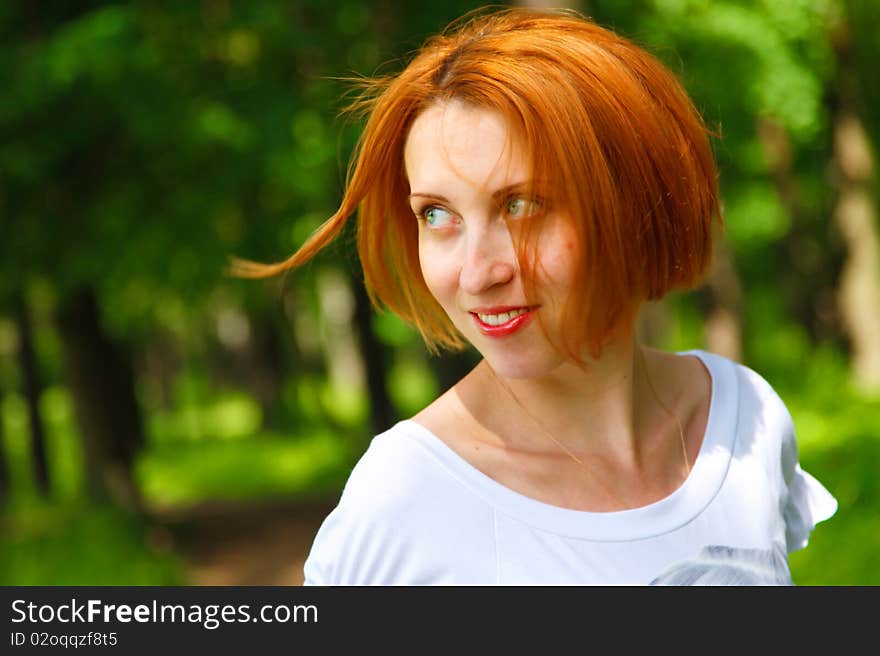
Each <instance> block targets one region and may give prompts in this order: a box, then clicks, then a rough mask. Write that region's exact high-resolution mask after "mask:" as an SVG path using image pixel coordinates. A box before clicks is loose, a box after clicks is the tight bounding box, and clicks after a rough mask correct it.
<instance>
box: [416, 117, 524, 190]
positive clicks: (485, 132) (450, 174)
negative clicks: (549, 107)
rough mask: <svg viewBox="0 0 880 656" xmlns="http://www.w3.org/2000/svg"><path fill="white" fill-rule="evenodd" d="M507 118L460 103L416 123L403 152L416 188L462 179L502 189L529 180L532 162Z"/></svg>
mask: <svg viewBox="0 0 880 656" xmlns="http://www.w3.org/2000/svg"><path fill="white" fill-rule="evenodd" d="M518 141H519V140H518V139H515V138H514V134H513V133H512V131H511V130H510V127H509V125H508V123H507V121H506V120H505V118H504V116H503V115H502V114H501V113H500V112H497V111H495V110H491V109H487V108H482V107H475V106H472V105H467V104H465V103H462V102H460V101H455V100H453V101H449V102H442V103H435V104H433V105H431V106H430V107H428V108H427V109H425V110H424V111H423V112H422V113H421V114H419V116H418V117H417V118H416V119H415V121H414V122H413V124H412V127H411V129H410V132H409V134H408V135H407V140H406V144H405V147H404V165H405V167H406V174H407V178H408V179H409V180H410V183H411V185H413V186H416V185H418V184H420V183H422V184H426V183H433V184H438V183H442V182H443V181H453V180H456V179H457V180H459V181H464V182H466V183H468V184H470V185H473V186H480V187H487V188H492V187H497V186H503V185H509V184H511V182H523V181H525V180H527V179H528V178H529V177H530V174H531V171H530V170H529V168H530V167H529V162H528V161H527V158H526V157H525V156H524V152H523V149H522V147H521V146H520V145H519V143H518Z"/></svg>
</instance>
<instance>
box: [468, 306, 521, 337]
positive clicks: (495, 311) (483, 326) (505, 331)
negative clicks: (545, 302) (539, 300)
mask: <svg viewBox="0 0 880 656" xmlns="http://www.w3.org/2000/svg"><path fill="white" fill-rule="evenodd" d="M537 309H538V308H537V307H505V308H485V309H484V308H478V309H477V310H471V313H470V314H471V316H472V317H473V319H474V323H475V324H476V325H477V329H478V330H479V331H480V332H481V333H483V334H484V335H487V336H489V337H507V336H508V335H512V334H513V333H515V332H516V331H518V330H519V329H521V328H523V327H525V325H526V324H527V323H528V322H529V321H531V319H532V315H533V314H534V313H535V310H537ZM501 314H513V315H515V316H511V317H510V318H508V319H507V320H504V321H503V323H500V324H497V325H496V324H494V323H488V322H487V321H484V320H483V319H481V318H480V315H484V316H487V315H488V316H487V319H489V317H492V319H489V320H490V321H492V320H495V321H497V319H498V315H501Z"/></svg>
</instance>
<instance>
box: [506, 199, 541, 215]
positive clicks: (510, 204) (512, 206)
mask: <svg viewBox="0 0 880 656" xmlns="http://www.w3.org/2000/svg"><path fill="white" fill-rule="evenodd" d="M541 205H542V204H541V201H540V200H538V199H536V198H524V197H522V196H514V197H513V198H511V199H509V200H508V201H507V214H508V215H509V216H513V217H523V216H532V215H533V214H537V213H538V212H540V211H541Z"/></svg>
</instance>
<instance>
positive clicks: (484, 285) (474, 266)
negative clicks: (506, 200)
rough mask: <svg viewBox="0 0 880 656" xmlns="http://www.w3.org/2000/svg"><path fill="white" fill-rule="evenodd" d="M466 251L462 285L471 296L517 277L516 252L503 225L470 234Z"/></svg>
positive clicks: (460, 278) (497, 224)
mask: <svg viewBox="0 0 880 656" xmlns="http://www.w3.org/2000/svg"><path fill="white" fill-rule="evenodd" d="M465 251H466V252H465V256H464V262H462V266H461V272H460V274H459V282H458V284H459V287H461V290H462V291H463V292H465V293H467V294H471V295H477V294H480V293H482V292H484V291H486V290H487V289H490V288H492V287H495V286H496V285H503V284H504V283H507V282H510V281H511V280H513V278H514V277H515V276H516V271H517V261H516V252H515V250H514V247H513V241H512V240H511V238H510V233H509V232H508V230H507V225H506V224H505V223H504V222H503V221H498V222H493V224H492V225H490V226H488V227H487V228H486V229H485V230H479V231H475V232H472V233H471V234H469V235H468V239H467V244H466V246H465Z"/></svg>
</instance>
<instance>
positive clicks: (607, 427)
mask: <svg viewBox="0 0 880 656" xmlns="http://www.w3.org/2000/svg"><path fill="white" fill-rule="evenodd" d="M371 91H374V93H371V94H368V96H367V100H365V101H364V106H365V107H366V108H367V109H368V110H369V120H368V122H367V125H366V128H365V131H364V133H363V136H362V139H361V142H360V144H359V150H358V153H357V157H356V159H355V160H354V161H353V165H352V167H351V169H350V176H349V182H348V186H347V190H346V193H345V196H344V198H343V200H342V203H341V207H340V208H339V210H338V212H337V213H336V214H335V215H334V216H332V217H331V218H330V219H329V220H328V221H327V223H326V224H325V225H324V226H322V227H321V228H320V229H319V230H318V231H317V232H316V233H315V235H313V236H312V238H311V239H310V240H309V241H308V242H307V243H306V244H305V245H304V246H303V248H302V249H301V250H300V251H298V252H297V253H296V254H294V255H293V256H292V257H291V258H290V259H289V260H287V261H286V262H283V263H280V264H277V265H272V266H260V265H253V264H247V263H239V267H238V271H239V273H241V274H243V275H273V274H275V273H278V272H280V271H283V270H285V269H289V268H294V267H297V266H299V265H300V264H302V263H303V262H305V261H307V260H308V259H309V258H311V257H312V256H313V255H315V254H316V253H317V252H318V251H319V250H320V249H321V248H323V247H324V246H325V245H327V244H328V243H329V242H330V241H331V240H332V239H333V238H334V237H335V236H336V235H337V234H338V233H339V232H340V230H341V228H342V226H343V224H344V223H345V221H346V220H347V219H348V218H349V217H350V216H351V215H352V214H353V213H354V212H355V211H356V210H357V211H358V248H359V253H360V257H361V262H362V264H363V268H364V273H365V279H366V285H367V288H368V289H369V291H370V293H371V295H372V298H373V299H374V301H375V302H376V303H377V304H380V305H384V306H385V307H388V308H390V309H391V310H392V311H394V312H396V313H397V314H399V315H400V316H401V317H403V318H404V319H405V320H407V321H409V322H410V323H412V324H413V325H414V326H416V327H417V328H418V329H419V330H420V331H421V334H422V335H423V336H424V339H425V341H426V343H427V345H428V347H429V348H431V349H432V350H436V349H437V348H439V347H445V348H452V349H456V348H461V347H463V346H464V344H465V343H470V344H472V345H473V346H474V347H475V348H476V349H477V350H478V351H479V352H480V353H481V355H482V356H483V359H482V361H481V362H480V363H479V365H477V366H476V367H475V368H474V370H473V371H471V372H470V373H469V374H468V375H467V376H465V377H464V378H463V379H462V380H461V381H460V382H459V383H458V384H456V385H455V386H453V387H452V388H451V389H450V390H449V391H448V392H446V393H445V394H443V395H442V396H441V397H440V398H438V399H436V400H435V401H434V402H433V403H431V404H430V405H428V406H427V407H426V408H424V409H423V410H422V411H421V412H419V413H418V414H417V415H415V416H414V417H412V418H411V419H408V420H405V421H402V422H400V423H398V424H397V425H395V426H392V427H390V428H389V429H388V430H387V431H386V432H385V433H382V434H381V435H378V436H376V437H375V438H374V439H373V441H372V443H371V445H370V447H369V449H368V450H367V452H366V453H365V454H364V455H363V457H362V458H361V460H360V461H359V463H358V464H357V466H356V467H355V468H354V470H353V471H352V473H351V476H350V478H349V480H348V483H347V484H346V487H345V490H344V492H343V494H342V498H341V499H340V501H339V504H338V506H337V507H336V509H335V510H334V511H333V512H332V513H331V514H330V515H329V516H328V517H327V519H326V520H325V521H324V523H323V525H322V526H321V529H320V530H319V532H318V534H317V536H316V538H315V541H314V544H313V546H312V550H311V553H310V555H309V557H308V560H307V562H306V565H305V579H306V584H319V585H328V584H417V585H418V584H616V583H622V584H649V583H676V584H679V583H689V584H690V583H710V584H718V583H731V584H790V583H791V577H790V574H789V569H788V564H787V553H788V552H790V551H792V550H795V549H799V548H801V547H803V546H805V545H806V543H807V539H808V536H809V533H810V531H811V530H812V528H813V526H814V525H815V524H816V522H818V521H821V520H823V519H826V518H828V517H830V516H831V515H832V514H833V513H834V511H835V509H836V502H835V500H834V498H833V497H832V496H831V495H830V494H829V493H828V492H827V491H826V490H825V488H824V487H823V486H822V485H821V484H820V483H818V482H817V481H816V480H815V479H814V478H812V477H811V476H810V475H809V474H807V473H806V472H804V471H802V470H801V468H800V466H799V465H798V458H797V447H796V442H795V435H794V430H793V426H792V421H791V418H790V416H789V413H788V412H787V410H786V408H785V406H784V404H783V402H782V401H781V400H780V398H779V397H778V396H777V394H776V393H775V392H774V391H773V389H772V388H771V387H770V385H768V383H767V382H766V381H764V380H763V379H762V378H761V377H760V376H759V375H758V374H756V373H755V372H753V371H751V370H749V369H747V368H746V367H744V366H741V365H739V364H736V363H734V362H732V361H730V360H727V359H725V358H722V357H720V356H717V355H713V354H710V353H707V352H703V351H696V350H695V351H689V352H686V353H666V352H661V351H657V350H652V349H648V348H645V347H643V346H641V345H640V344H639V343H638V342H637V340H636V338H635V336H634V322H635V318H636V315H637V313H638V311H639V309H640V307H641V305H642V304H643V303H644V302H646V301H649V300H653V299H659V298H662V297H663V296H664V295H665V294H667V293H668V292H669V291H670V290H673V289H688V288H691V287H693V286H695V285H696V284H697V283H698V282H699V281H700V280H701V278H702V276H703V275H704V272H705V271H706V269H707V267H708V265H709V263H710V258H711V239H712V229H713V223H714V222H717V221H720V217H719V211H718V199H717V184H716V168H715V164H714V161H713V157H712V152H711V148H710V146H709V142H708V138H707V132H706V128H705V126H704V124H703V122H702V121H701V119H700V117H699V115H698V114H697V112H696V111H695V109H694V107H693V105H692V103H691V102H690V100H689V99H688V97H687V95H686V93H685V92H684V91H683V89H682V88H681V86H680V84H679V83H678V82H677V81H676V80H675V78H674V77H673V76H672V75H671V74H670V73H669V72H668V71H667V70H666V69H665V68H664V67H663V66H662V65H661V64H660V63H659V62H658V61H657V60H655V59H654V58H653V57H652V56H650V55H649V54H648V53H646V52H645V51H643V50H641V49H639V48H638V47H636V46H634V45H633V44H631V43H629V42H628V41H626V40H625V39H622V38H621V37H619V36H616V35H615V34H613V33H611V32H609V31H607V30H605V29H602V28H600V27H598V26H596V25H595V24H593V23H591V22H590V21H589V20H587V19H585V18H583V17H581V16H579V15H577V14H574V13H571V12H552V11H535V10H526V9H514V10H504V11H501V12H495V13H491V14H487V15H483V16H481V17H477V18H471V19H470V20H468V21H467V22H464V23H461V24H459V25H457V26H456V27H454V28H453V29H451V30H450V31H447V32H446V33H445V34H443V35H441V36H438V37H436V38H434V39H432V40H430V41H429V42H428V43H427V44H426V45H425V46H424V47H423V48H422V49H421V51H420V52H419V53H418V55H417V56H416V57H415V58H414V59H413V60H412V62H411V63H410V64H409V65H408V66H407V67H406V69H405V70H404V71H403V72H402V73H400V74H399V75H396V76H393V77H389V78H387V79H382V80H377V81H375V82H374V83H373V86H372V87H371Z"/></svg>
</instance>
